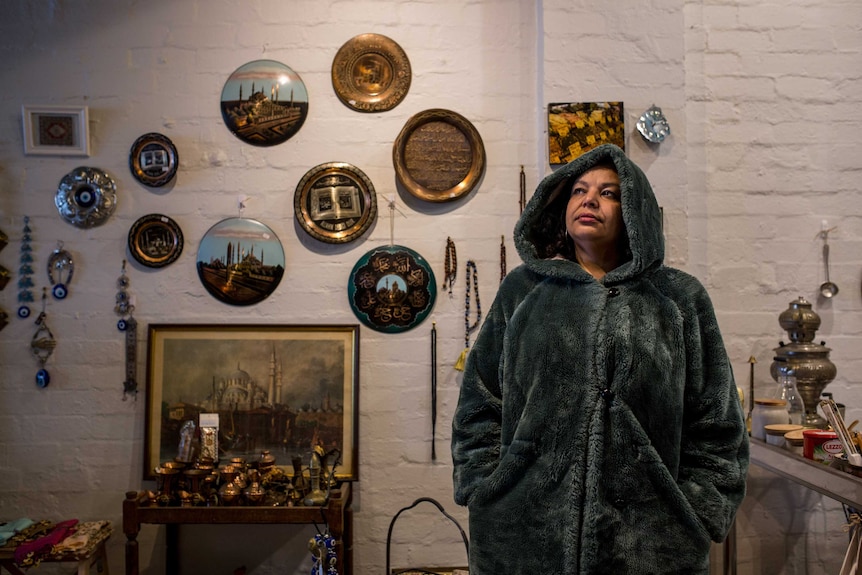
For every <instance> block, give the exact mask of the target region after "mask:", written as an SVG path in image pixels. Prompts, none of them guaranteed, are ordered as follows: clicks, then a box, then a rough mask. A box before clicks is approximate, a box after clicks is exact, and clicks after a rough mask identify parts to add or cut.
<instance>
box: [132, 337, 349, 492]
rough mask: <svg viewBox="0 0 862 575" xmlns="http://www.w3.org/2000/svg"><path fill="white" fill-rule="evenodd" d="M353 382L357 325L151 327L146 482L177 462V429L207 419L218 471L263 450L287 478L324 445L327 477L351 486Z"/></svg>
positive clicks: (148, 365)
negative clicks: (214, 429) (331, 468)
mask: <svg viewBox="0 0 862 575" xmlns="http://www.w3.org/2000/svg"><path fill="white" fill-rule="evenodd" d="M358 378H359V326H358V325H224V324H150V325H149V328H148V343H147V406H146V433H145V441H144V443H145V446H144V479H154V478H155V469H156V468H157V467H159V466H160V465H162V464H163V463H164V462H167V461H174V460H177V459H179V460H183V457H181V456H180V453H181V452H180V437H181V430H182V429H183V427H184V426H185V427H186V428H189V427H190V426H191V423H189V422H192V423H193V424H194V426H195V428H197V427H198V426H199V425H200V419H201V414H205V419H206V420H212V419H217V420H218V434H217V438H218V442H217V444H218V448H217V453H218V457H217V461H216V464H217V465H218V464H221V465H224V464H225V463H227V462H229V461H230V460H231V459H233V458H236V457H241V458H243V459H245V460H246V461H247V462H253V461H257V460H258V459H259V457H260V455H261V453H262V452H263V451H269V452H270V454H272V455H273V456H274V457H275V463H276V465H279V466H280V467H284V468H285V470H286V471H287V472H288V474H292V468H291V464H292V461H293V459H294V458H297V457H299V458H301V460H302V465H303V467H308V465H309V463H310V459H311V453H312V451H313V450H317V451H318V452H320V449H321V448H322V449H323V452H324V453H326V454H328V455H329V456H330V457H329V462H330V464H335V478H336V479H337V480H341V481H354V480H356V479H358V477H357V468H358V459H357V453H356V451H357V438H358V417H357V408H358V397H357V394H358V390H359V381H358ZM215 416H217V417H215ZM336 462H337V463H336Z"/></svg>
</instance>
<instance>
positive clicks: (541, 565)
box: [452, 145, 748, 575]
mask: <svg viewBox="0 0 862 575" xmlns="http://www.w3.org/2000/svg"><path fill="white" fill-rule="evenodd" d="M515 245H516V247H517V249H518V253H519V255H520V256H521V260H522V261H523V264H522V265H520V266H518V267H517V268H516V269H514V270H512V271H511V272H510V273H509V274H508V275H507V276H506V278H505V280H504V282H503V283H502V285H501V286H500V289H499V292H498V294H497V297H496V300H495V301H494V304H493V305H492V307H491V310H490V312H489V315H488V318H487V319H486V320H485V323H484V324H483V326H482V329H481V332H480V334H479V336H478V337H477V339H476V342H475V344H474V346H473V348H472V350H471V352H470V354H469V356H468V359H467V364H466V367H465V371H464V379H463V383H462V387H461V396H460V399H459V402H458V407H457V409H456V412H455V417H454V421H453V424H452V428H453V429H452V458H453V462H454V466H455V470H454V483H455V501H456V502H457V503H459V504H461V505H467V506H468V508H469V511H470V574H471V575H539V574H542V575H544V574H554V575H575V574H595V573H609V574H623V575H632V574H640V573H643V574H650V575H654V574H661V573H667V574H670V573H673V574H681V573H686V574H688V573H708V572H709V548H710V540H713V541H717V542H720V541H723V540H724V537H725V536H726V534H727V532H728V530H729V529H730V527H731V524H732V522H733V519H734V515H735V513H736V510H737V508H738V506H739V505H740V503H741V502H742V499H743V497H744V495H745V476H746V471H747V468H748V435H747V433H746V429H745V422H744V419H743V415H742V409H741V406H740V404H739V398H738V395H737V391H736V385H735V383H734V380H733V374H732V372H731V367H730V362H729V361H728V358H727V353H726V351H725V349H724V344H723V342H722V338H721V334H720V333H719V329H718V323H717V321H716V319H715V315H714V312H713V307H712V303H711V301H710V299H709V296H708V295H707V293H706V290H705V289H704V288H703V286H702V285H701V284H700V282H698V280H697V279H695V278H694V277H692V276H690V275H688V274H686V273H684V272H682V271H679V270H676V269H673V268H669V267H666V266H664V265H663V263H662V260H663V258H664V241H663V238H662V222H661V214H660V210H659V207H658V204H657V203H656V199H655V196H654V194H653V191H652V189H651V187H650V184H649V182H648V181H647V178H646V176H645V175H644V174H643V172H642V171H641V170H640V169H639V168H638V167H637V166H636V165H635V164H634V163H632V162H631V161H630V160H629V159H628V158H627V157H626V156H625V153H624V152H623V151H622V150H620V149H619V148H617V147H615V146H612V145H604V146H601V147H599V148H596V149H594V150H591V151H590V152H587V153H586V154H584V155H583V156H581V157H579V158H577V159H576V160H574V161H573V162H571V163H569V164H567V165H566V166H565V167H563V168H561V169H559V170H558V171H556V172H555V173H553V174H551V175H550V176H548V177H546V178H545V179H544V180H543V181H542V182H541V183H540V184H539V186H538V188H537V190H536V193H535V195H534V196H533V198H532V199H531V200H530V202H529V203H528V205H527V206H526V208H525V209H524V213H523V214H522V216H521V219H520V220H519V221H518V223H517V225H516V226H515Z"/></svg>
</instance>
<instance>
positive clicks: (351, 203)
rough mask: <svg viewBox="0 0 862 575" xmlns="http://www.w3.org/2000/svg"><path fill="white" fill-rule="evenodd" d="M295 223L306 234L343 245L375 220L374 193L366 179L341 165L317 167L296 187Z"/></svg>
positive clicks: (294, 203) (333, 163)
mask: <svg viewBox="0 0 862 575" xmlns="http://www.w3.org/2000/svg"><path fill="white" fill-rule="evenodd" d="M293 210H294V215H295V216H296V221H298V222H299V225H300V226H302V229H304V230H305V231H306V232H308V234H309V235H310V236H311V237H313V238H315V239H317V240H320V241H322V242H326V243H329V244H344V243H347V242H350V241H353V240H355V239H357V238H358V237H360V236H361V235H362V234H364V233H365V231H366V230H368V228H369V227H370V226H371V224H372V223H373V222H374V220H375V218H376V217H377V194H376V193H375V192H374V185H373V184H372V183H371V180H369V179H368V176H366V175H365V173H363V172H362V170H360V169H359V168H357V167H355V166H352V165H350V164H346V163H344V162H330V163H328V164H320V165H319V166H315V167H314V168H312V169H310V170H309V171H308V172H306V174H305V175H304V176H303V177H302V179H301V180H300V181H299V183H298V184H297V185H296V193H295V194H294V197H293Z"/></svg>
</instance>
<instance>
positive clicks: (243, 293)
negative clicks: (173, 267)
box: [197, 218, 284, 305]
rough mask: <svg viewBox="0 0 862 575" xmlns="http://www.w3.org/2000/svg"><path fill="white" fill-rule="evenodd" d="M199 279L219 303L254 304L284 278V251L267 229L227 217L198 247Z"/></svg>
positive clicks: (253, 223) (211, 230)
mask: <svg viewBox="0 0 862 575" xmlns="http://www.w3.org/2000/svg"><path fill="white" fill-rule="evenodd" d="M197 268H198V277H199V278H200V280H201V283H202V284H203V285H204V287H205V288H206V290H207V291H208V292H209V293H210V295H212V296H213V297H215V298H216V299H217V300H219V301H222V302H224V303H229V304H231V305H251V304H255V303H258V302H260V301H263V300H265V299H266V298H267V297H269V295H270V294H271V293H272V292H274V291H275V288H277V287H278V284H279V283H280V282H281V278H282V276H283V275H284V248H283V247H282V245H281V242H280V241H279V239H278V236H276V235H275V232H273V231H272V230H271V229H270V228H269V227H268V226H266V225H264V224H262V223H260V222H258V221H255V220H249V219H245V218H228V219H226V220H222V221H220V222H219V223H217V224H216V225H214V226H213V227H211V228H210V229H209V230H208V231H207V233H206V234H204V237H203V239H201V244H200V247H199V248H198V259H197Z"/></svg>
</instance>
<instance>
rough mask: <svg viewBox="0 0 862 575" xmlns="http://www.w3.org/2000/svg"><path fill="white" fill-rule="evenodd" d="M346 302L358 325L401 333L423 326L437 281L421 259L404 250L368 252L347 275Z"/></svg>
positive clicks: (413, 253) (388, 248) (396, 247)
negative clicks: (347, 301)
mask: <svg viewBox="0 0 862 575" xmlns="http://www.w3.org/2000/svg"><path fill="white" fill-rule="evenodd" d="M347 294H348V299H349V301H350V307H351V309H352V310H353V313H354V314H355V315H356V317H357V318H359V321H361V322H362V323H364V324H365V325H367V326H368V327H370V328H371V329H374V330H376V331H380V332H384V333H401V332H404V331H408V330H410V329H413V328H414V327H416V326H417V325H419V324H420V323H422V322H423V321H424V320H425V318H427V317H428V314H430V313H431V310H432V309H433V308H434V301H435V300H436V299H437V281H436V280H435V279H434V272H433V271H432V270H431V266H429V265H428V262H427V261H425V258H423V257H422V256H421V255H419V254H418V253H416V252H415V251H413V250H411V249H410V248H405V247H404V246H397V245H392V246H383V247H379V248H374V249H373V250H371V251H369V252H367V253H366V254H365V255H363V256H362V257H361V258H359V261H358V262H356V265H355V266H353V271H352V272H351V273H350V281H349V284H348V286H347Z"/></svg>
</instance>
